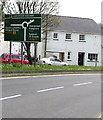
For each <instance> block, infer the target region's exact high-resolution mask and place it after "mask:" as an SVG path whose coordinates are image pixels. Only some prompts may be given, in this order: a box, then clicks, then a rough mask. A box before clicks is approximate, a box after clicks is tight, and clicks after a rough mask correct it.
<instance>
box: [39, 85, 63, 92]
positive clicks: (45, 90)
mask: <svg viewBox="0 0 103 120" xmlns="http://www.w3.org/2000/svg"><path fill="white" fill-rule="evenodd" d="M63 88H64V86H61V87H56V88H48V89H43V90H38V91H37V92H38V93H41V92H47V91H51V90H58V89H63Z"/></svg>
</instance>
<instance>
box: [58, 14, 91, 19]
mask: <svg viewBox="0 0 103 120" xmlns="http://www.w3.org/2000/svg"><path fill="white" fill-rule="evenodd" d="M59 16H60V17H68V18H78V19H88V20H93V19H92V18H83V17H74V16H63V15H59Z"/></svg>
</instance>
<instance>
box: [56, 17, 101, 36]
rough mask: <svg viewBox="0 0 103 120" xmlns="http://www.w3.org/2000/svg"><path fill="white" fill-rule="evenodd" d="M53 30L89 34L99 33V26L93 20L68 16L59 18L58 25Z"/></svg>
mask: <svg viewBox="0 0 103 120" xmlns="http://www.w3.org/2000/svg"><path fill="white" fill-rule="evenodd" d="M55 30H60V31H68V32H77V33H90V34H100V33H101V28H100V26H99V25H98V24H97V23H96V22H95V21H94V20H93V19H89V18H79V17H69V16H60V24H59V26H58V27H56V28H55Z"/></svg>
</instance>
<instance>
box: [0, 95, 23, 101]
mask: <svg viewBox="0 0 103 120" xmlns="http://www.w3.org/2000/svg"><path fill="white" fill-rule="evenodd" d="M21 96H22V95H21V94H18V95H13V96H9V97H4V98H0V101H2V100H7V99H13V98H17V97H21Z"/></svg>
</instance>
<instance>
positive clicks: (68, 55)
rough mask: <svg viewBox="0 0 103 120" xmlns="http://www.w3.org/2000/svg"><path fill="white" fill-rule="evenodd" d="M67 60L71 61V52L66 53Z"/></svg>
mask: <svg viewBox="0 0 103 120" xmlns="http://www.w3.org/2000/svg"><path fill="white" fill-rule="evenodd" d="M67 60H71V52H68V53H67Z"/></svg>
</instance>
